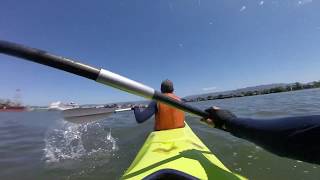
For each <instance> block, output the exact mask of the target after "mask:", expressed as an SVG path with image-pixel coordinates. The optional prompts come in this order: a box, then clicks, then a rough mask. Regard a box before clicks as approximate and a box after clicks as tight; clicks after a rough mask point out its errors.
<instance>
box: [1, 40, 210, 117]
mask: <svg viewBox="0 0 320 180" xmlns="http://www.w3.org/2000/svg"><path fill="white" fill-rule="evenodd" d="M0 53H3V54H7V55H11V56H15V57H19V58H23V59H25V60H28V61H32V62H35V63H39V64H43V65H46V66H50V67H53V68H56V69H60V70H63V71H66V72H69V73H73V74H76V75H79V76H82V77H85V78H88V79H91V80H94V81H96V82H99V83H101V84H105V85H107V86H112V87H114V88H116V89H120V90H122V91H126V92H128V93H131V94H135V95H138V96H141V97H144V98H147V99H152V100H155V101H158V102H162V103H165V104H168V105H169V106H172V107H175V108H178V109H180V110H182V111H186V112H189V113H191V114H195V115H198V116H200V117H203V118H208V117H209V114H208V113H207V112H205V111H203V110H201V109H198V108H196V107H193V106H191V105H189V104H186V103H183V102H181V101H178V100H175V99H173V98H170V97H168V96H166V95H164V94H162V93H161V92H159V91H156V90H154V89H153V88H151V87H149V86H146V85H144V84H141V83H139V82H136V81H133V80H131V79H128V78H126V77H123V76H121V75H119V74H116V73H113V72H111V71H108V70H105V69H98V68H95V67H92V66H89V65H86V64H82V63H79V62H76V61H73V60H72V59H68V58H64V57H61V56H57V55H54V54H50V53H48V52H46V51H43V50H40V49H35V48H30V47H27V46H24V45H21V44H16V43H12V42H8V41H2V40H0Z"/></svg>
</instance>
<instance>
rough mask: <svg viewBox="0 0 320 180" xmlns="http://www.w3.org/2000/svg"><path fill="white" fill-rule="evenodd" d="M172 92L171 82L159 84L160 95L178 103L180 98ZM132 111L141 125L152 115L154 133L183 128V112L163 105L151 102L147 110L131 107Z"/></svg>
mask: <svg viewBox="0 0 320 180" xmlns="http://www.w3.org/2000/svg"><path fill="white" fill-rule="evenodd" d="M173 91H174V88H173V83H172V81H170V80H168V79H167V80H164V81H163V82H162V83H161V93H163V94H164V95H166V96H169V97H171V98H173V99H176V100H179V101H180V98H179V97H178V96H176V95H175V94H174V93H173ZM132 109H133V110H134V115H135V118H136V121H137V122H138V123H143V122H145V121H146V120H148V119H149V118H151V116H152V115H155V126H154V130H156V131H160V130H168V129H175V128H182V127H184V126H185V123H184V120H185V115H184V112H183V111H181V110H178V109H176V108H173V107H171V106H168V105H166V104H163V103H157V102H155V101H152V102H151V103H150V104H149V105H148V107H147V108H144V109H142V108H138V107H133V108H132Z"/></svg>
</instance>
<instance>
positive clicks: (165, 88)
mask: <svg viewBox="0 0 320 180" xmlns="http://www.w3.org/2000/svg"><path fill="white" fill-rule="evenodd" d="M173 90H174V89H173V83H172V81H170V80H169V79H166V80H164V81H162V83H161V92H162V93H172V92H173Z"/></svg>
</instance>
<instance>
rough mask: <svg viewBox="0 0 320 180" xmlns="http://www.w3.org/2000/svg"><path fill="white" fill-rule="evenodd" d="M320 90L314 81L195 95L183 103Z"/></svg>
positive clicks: (319, 82)
mask: <svg viewBox="0 0 320 180" xmlns="http://www.w3.org/2000/svg"><path fill="white" fill-rule="evenodd" d="M315 88H320V81H314V82H310V83H306V84H303V83H299V82H296V83H293V84H288V85H285V86H277V87H273V88H265V89H262V90H252V91H241V92H236V91H231V92H230V93H223V92H221V93H220V94H218V95H207V96H206V97H203V96H204V95H196V96H194V97H192V98H183V99H182V100H183V101H184V102H199V101H209V100H216V99H229V98H237V97H246V96H258V95H265V94H273V93H281V92H291V91H299V90H304V89H315Z"/></svg>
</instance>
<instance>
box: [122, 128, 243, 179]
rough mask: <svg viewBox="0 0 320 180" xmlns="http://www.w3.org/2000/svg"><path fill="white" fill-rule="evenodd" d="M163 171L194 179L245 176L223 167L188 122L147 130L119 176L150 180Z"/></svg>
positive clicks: (239, 177) (238, 177)
mask: <svg viewBox="0 0 320 180" xmlns="http://www.w3.org/2000/svg"><path fill="white" fill-rule="evenodd" d="M164 170H165V171H168V170H169V171H174V172H178V173H182V174H186V175H189V176H190V177H193V178H195V179H217V180H218V179H219V180H224V179H246V178H244V177H242V176H240V175H238V174H235V173H232V172H231V171H230V170H229V169H228V168H226V167H225V166H224V165H223V164H222V162H221V161H220V160H219V159H218V158H217V157H216V156H215V155H214V154H212V152H210V150H209V149H208V148H207V147H206V146H205V145H204V144H203V143H202V142H201V140H200V139H199V138H198V137H197V136H196V135H195V134H194V133H193V131H192V130H191V128H190V127H189V126H188V125H187V124H186V126H185V127H184V128H179V129H173V130H165V131H155V132H152V133H150V135H149V136H148V138H147V140H146V141H145V143H144V145H143V146H142V148H141V149H140V151H139V153H138V154H137V156H136V158H135V159H134V161H133V162H132V164H131V166H130V167H129V168H128V169H127V171H126V172H125V174H124V175H123V177H122V179H144V178H145V179H152V178H150V177H152V176H153V175H154V174H157V172H163V171H164ZM158 174H159V173H158ZM158 177H161V173H160V176H158Z"/></svg>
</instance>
